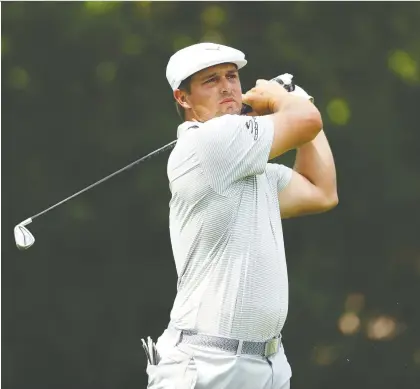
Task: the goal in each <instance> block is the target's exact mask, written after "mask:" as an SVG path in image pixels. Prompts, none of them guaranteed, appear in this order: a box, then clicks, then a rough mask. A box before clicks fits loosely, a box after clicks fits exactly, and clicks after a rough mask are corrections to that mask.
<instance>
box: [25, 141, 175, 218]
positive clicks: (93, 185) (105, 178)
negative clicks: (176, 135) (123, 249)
mask: <svg viewBox="0 0 420 389" xmlns="http://www.w3.org/2000/svg"><path fill="white" fill-rule="evenodd" d="M176 142H177V141H176V140H174V141H172V142H171V143H168V144H167V145H165V146H162V147H161V148H159V149H157V150H155V151H152V152H151V153H149V154H147V155H145V156H144V157H142V158H140V159H138V160H137V161H134V162H132V163H130V164H129V165H127V166H125V167H123V168H121V169H120V170H117V171H116V172H114V173H112V174H110V175H109V176H106V177H104V178H102V179H101V180H99V181H97V182H95V183H93V184H92V185H89V186H88V187H86V188H84V189H82V190H81V191H79V192H77V193H75V194H73V195H71V196H69V197H67V198H66V199H64V200H61V201H60V202H59V203H57V204H54V205H52V206H51V207H49V208H47V209H45V210H43V211H42V212H39V213H37V214H36V215H34V216H31V218H30V219H32V220H34V219H35V218H37V217H38V216H41V215H43V214H44V213H46V212H48V211H51V210H52V209H54V208H56V207H58V206H59V205H61V204H64V203H65V202H67V201H69V200H71V199H73V198H75V197H76V196H79V195H80V194H82V193H84V192H86V191H88V190H89V189H92V188H93V187H95V186H97V185H99V184H101V183H103V182H105V181H107V180H109V179H110V178H112V177H114V176H116V175H117V174H120V173H122V172H123V171H125V170H128V169H131V168H132V167H133V166H135V165H137V164H138V163H140V162H143V161H146V160H147V159H149V158H151V157H153V156H155V155H157V154H160V153H162V152H164V151H166V150H170V149H172V148H173V147H175V144H176Z"/></svg>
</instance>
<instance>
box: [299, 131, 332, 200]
mask: <svg viewBox="0 0 420 389" xmlns="http://www.w3.org/2000/svg"><path fill="white" fill-rule="evenodd" d="M294 170H295V171H297V172H298V173H300V174H301V175H302V176H304V177H305V178H306V179H308V180H309V181H310V182H311V183H312V184H313V185H315V186H316V187H317V188H318V189H320V190H321V191H322V193H323V194H324V195H325V196H326V197H327V198H328V199H331V200H335V199H337V179H336V170H335V164H334V157H333V154H332V151H331V148H330V145H329V143H328V140H327V137H326V136H325V133H324V131H323V130H322V131H321V132H319V134H318V135H317V136H316V137H315V138H314V139H313V140H312V141H310V142H308V143H306V144H304V145H302V146H301V147H299V148H298V149H297V153H296V161H295V165H294Z"/></svg>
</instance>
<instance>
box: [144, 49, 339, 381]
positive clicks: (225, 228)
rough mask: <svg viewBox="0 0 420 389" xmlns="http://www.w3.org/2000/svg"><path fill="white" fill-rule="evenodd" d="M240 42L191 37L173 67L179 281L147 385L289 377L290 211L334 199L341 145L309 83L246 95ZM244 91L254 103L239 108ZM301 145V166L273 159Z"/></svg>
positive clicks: (173, 207) (325, 205)
mask: <svg viewBox="0 0 420 389" xmlns="http://www.w3.org/2000/svg"><path fill="white" fill-rule="evenodd" d="M246 62H247V61H246V60H245V56H244V54H243V53H242V52H240V51H238V50H235V49H233V48H230V47H227V46H223V45H216V44H212V43H200V44H197V45H193V46H190V47H187V48H185V49H182V50H180V51H178V52H177V53H175V54H174V55H173V56H172V57H171V58H170V60H169V63H168V66H167V71H166V76H167V79H168V81H169V84H170V85H171V87H172V89H173V95H174V98H175V100H176V103H177V104H178V108H179V111H180V112H181V113H182V114H183V115H184V119H185V122H184V123H182V124H181V125H180V126H179V127H178V133H177V135H178V141H177V145H176V147H175V148H174V150H173V152H172V153H171V155H170V158H169V161H168V177H169V183H170V189H171V193H172V199H171V202H170V235H171V242H172V248H173V253H174V258H175V264H176V269H177V273H178V292H177V296H176V298H175V302H174V306H173V309H172V312H171V320H170V323H169V326H168V328H167V329H166V330H165V332H164V333H163V335H162V336H161V337H160V338H159V340H158V342H157V345H156V347H157V350H158V353H159V356H160V361H159V363H158V364H157V365H154V364H150V363H149V364H148V369H147V372H148V374H149V388H152V389H157V388H177V389H179V388H182V389H187V388H188V389H190V388H198V389H206V388H217V389H223V388H229V389H248V388H249V389H269V388H270V389H286V388H289V385H290V377H291V369H290V366H289V363H288V362H287V359H286V357H285V354H284V350H283V346H282V343H281V330H282V328H283V325H284V322H285V320H286V316H287V310H288V279H287V268H286V260H285V253H284V243H283V231H282V223H281V219H284V218H290V217H295V216H300V215H304V214H310V213H319V212H324V211H327V210H329V209H331V208H333V207H334V206H335V205H336V204H337V202H338V200H337V191H336V177H335V167H334V161H333V156H332V153H331V150H330V147H329V145H328V142H327V139H326V137H325V134H324V132H323V131H322V119H321V115H320V113H319V111H318V110H317V108H316V107H315V106H314V105H313V104H312V103H311V102H310V101H309V96H308V95H307V94H306V92H304V91H303V90H302V89H300V90H301V94H303V95H304V96H305V97H302V96H296V95H294V93H293V92H292V93H288V92H287V91H286V90H285V89H284V88H283V87H282V86H280V85H279V84H278V83H276V82H269V81H265V80H259V81H257V83H256V86H255V87H254V88H252V89H251V90H250V91H249V92H247V93H246V94H245V95H244V96H243V95H242V91H241V84H240V81H239V76H238V70H239V69H240V68H242V67H243V66H245V64H246ZM242 103H246V104H248V105H250V106H251V107H252V109H253V112H252V113H251V115H253V116H241V115H240V112H241V107H242ZM291 149H297V155H296V163H295V166H294V169H293V170H292V169H290V168H287V167H286V166H283V165H278V164H271V163H268V161H269V160H270V159H272V158H275V157H277V156H279V155H281V154H283V153H285V152H287V151H288V150H291Z"/></svg>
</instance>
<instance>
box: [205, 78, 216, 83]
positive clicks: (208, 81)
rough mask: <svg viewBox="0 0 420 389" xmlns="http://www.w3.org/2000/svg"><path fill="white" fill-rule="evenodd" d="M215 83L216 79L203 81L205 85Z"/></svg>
mask: <svg viewBox="0 0 420 389" xmlns="http://www.w3.org/2000/svg"><path fill="white" fill-rule="evenodd" d="M214 81H216V77H212V78H209V79H208V80H206V81H204V83H205V84H210V83H211V82H214Z"/></svg>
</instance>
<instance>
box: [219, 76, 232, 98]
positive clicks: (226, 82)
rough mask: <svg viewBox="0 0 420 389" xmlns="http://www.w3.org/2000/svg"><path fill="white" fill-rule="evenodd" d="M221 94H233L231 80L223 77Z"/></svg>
mask: <svg viewBox="0 0 420 389" xmlns="http://www.w3.org/2000/svg"><path fill="white" fill-rule="evenodd" d="M220 92H221V93H222V94H223V95H225V94H228V93H230V92H231V87H230V83H229V80H228V79H227V78H226V77H223V78H222V79H221V82H220Z"/></svg>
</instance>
